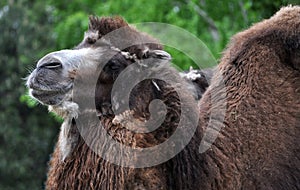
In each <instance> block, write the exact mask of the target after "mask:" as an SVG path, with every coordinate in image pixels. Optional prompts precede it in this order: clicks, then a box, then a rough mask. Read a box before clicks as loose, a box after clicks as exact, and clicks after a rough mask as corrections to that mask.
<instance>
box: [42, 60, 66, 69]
mask: <svg viewBox="0 0 300 190" xmlns="http://www.w3.org/2000/svg"><path fill="white" fill-rule="evenodd" d="M42 67H44V68H47V69H57V68H61V67H62V64H61V63H60V62H49V63H45V64H43V65H42Z"/></svg>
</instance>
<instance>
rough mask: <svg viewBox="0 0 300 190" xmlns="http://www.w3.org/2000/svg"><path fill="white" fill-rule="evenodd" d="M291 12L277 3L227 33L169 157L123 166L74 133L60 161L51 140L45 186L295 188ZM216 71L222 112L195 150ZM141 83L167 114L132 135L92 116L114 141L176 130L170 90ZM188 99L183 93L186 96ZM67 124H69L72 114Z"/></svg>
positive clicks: (299, 173) (159, 137)
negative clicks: (156, 125)
mask: <svg viewBox="0 0 300 190" xmlns="http://www.w3.org/2000/svg"><path fill="white" fill-rule="evenodd" d="M299 17H300V7H287V8H283V9H282V10H280V11H279V12H278V13H277V14H276V15H275V16H273V17H272V18H270V19H269V20H265V21H263V22H261V23H258V24H256V25H254V26H253V27H251V28H250V29H249V30H246V31H244V32H241V33H239V34H238V35H236V36H235V37H234V38H233V40H232V42H231V43H230V45H229V47H228V49H227V50H226V51H225V53H224V56H223V58H222V60H221V63H220V65H219V68H218V69H219V71H218V72H217V73H216V75H215V76H214V78H213V79H212V85H211V86H210V87H209V88H208V90H207V92H206V93H205V94H204V96H203V98H202V99H201V101H200V123H199V127H198V129H197V131H196V133H195V134H194V137H193V138H192V140H191V141H190V143H189V144H188V145H187V146H186V147H185V148H184V150H182V151H181V152H180V153H179V154H178V155H176V156H175V157H174V158H172V159H170V160H169V161H167V162H165V163H163V164H160V165H158V166H153V167H149V168H142V169H132V168H124V167H120V166H116V165H114V164H111V163H109V162H107V161H105V160H103V159H102V158H100V157H99V156H98V155H96V154H95V153H94V152H93V151H92V150H90V149H89V147H88V146H87V145H86V144H85V142H84V141H83V139H82V138H81V137H78V138H79V139H78V143H77V145H76V147H75V148H74V151H72V152H71V155H70V156H68V157H67V158H66V160H64V161H63V162H62V161H61V160H60V152H59V149H58V148H57V147H56V149H55V151H54V154H53V156H52V159H51V162H50V170H49V173H48V180H47V187H46V188H47V189H300V168H299V167H300V150H299V144H300V140H299V135H300V128H299V124H300V117H299V116H300V101H299V100H300V71H299V68H300V61H299V60H300V59H299V52H300V38H299V36H300V19H299ZM136 49H138V48H136ZM159 68H160V70H161V71H162V72H163V73H169V74H170V75H174V80H175V81H176V80H178V83H179V84H180V83H181V82H180V80H179V78H177V77H176V76H177V75H176V74H175V73H176V72H175V71H174V70H172V69H170V68H169V67H168V66H167V67H164V66H162V67H159ZM220 77H221V78H223V80H221V81H224V83H225V86H226V88H227V110H226V117H225V121H224V122H223V121H222V120H219V118H218V117H216V118H213V119H215V120H216V121H215V124H216V125H224V127H223V128H222V130H221V132H220V134H219V136H218V139H217V140H216V141H215V143H214V144H213V145H212V147H211V148H210V149H209V150H208V151H207V152H205V153H203V154H200V153H199V152H198V148H199V144H200V140H201V138H202V136H203V134H204V131H205V130H206V128H207V122H208V120H209V119H210V113H211V110H212V109H213V108H214V106H216V105H217V104H214V105H212V104H211V103H210V102H211V97H212V96H211V95H213V94H214V95H217V94H218V93H219V92H220V88H222V85H221V84H219V81H220V80H219V78H220ZM147 82H148V84H147ZM149 82H150V81H145V83H146V85H147V86H149V87H150V88H148V89H145V88H143V87H145V86H139V87H137V88H139V89H138V91H139V92H141V93H140V94H141V95H144V97H143V98H144V99H146V101H145V102H149V101H151V100H152V99H153V98H160V99H162V100H163V101H165V102H166V105H167V106H168V108H169V109H168V116H167V119H166V120H165V121H164V124H163V125H162V126H161V127H160V129H159V130H156V131H154V132H152V133H146V134H135V133H132V132H130V131H128V130H126V129H125V128H124V127H122V126H121V125H113V124H112V119H113V116H110V115H105V116H100V120H101V122H102V123H103V124H104V126H105V128H106V129H107V131H108V133H109V134H110V135H111V136H112V137H113V138H114V139H116V140H118V141H119V142H121V143H124V144H126V145H129V146H133V147H149V146H153V145H156V144H157V143H161V142H163V141H164V140H165V139H167V138H168V137H169V135H170V134H172V132H173V131H174V130H176V127H177V125H176V123H178V118H179V116H180V101H179V100H178V95H177V93H176V92H175V91H174V89H173V88H172V87H170V86H168V85H167V84H165V83H163V82H161V81H157V83H158V84H159V87H160V88H161V89H162V91H161V92H159V93H158V92H157V90H156V89H155V87H154V86H153V85H151V84H150V83H149ZM98 84H99V83H98ZM145 93H146V94H145ZM147 93H148V94H149V95H147ZM187 94H188V93H187ZM190 98H191V97H189V96H188V95H187V97H186V99H187V100H188V99H190ZM133 100H135V101H136V102H135V103H133V110H135V113H140V112H145V107H144V106H142V107H140V106H136V105H139V104H142V101H141V99H139V94H137V93H136V94H134V96H133ZM143 104H144V103H143ZM145 106H146V107H147V105H145ZM100 111H101V110H100ZM138 115H139V114H138ZM139 117H140V115H139ZM72 125H73V128H74V129H76V127H75V125H76V124H75V122H74V121H73V123H72ZM93 133H94V132H93ZM182 134H183V135H185V131H184V130H182ZM90 135H92V136H94V135H95V134H90ZM179 141H180V139H179ZM108 154H109V153H108ZM157 154H162V153H161V152H158V153H157ZM153 156H155V155H153ZM132 159H134V157H133V158H132ZM137 161H138V160H137Z"/></svg>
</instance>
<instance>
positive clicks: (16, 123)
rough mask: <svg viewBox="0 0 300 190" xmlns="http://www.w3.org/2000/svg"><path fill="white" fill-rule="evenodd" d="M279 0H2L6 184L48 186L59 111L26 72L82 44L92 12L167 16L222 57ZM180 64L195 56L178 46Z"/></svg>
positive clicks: (0, 149)
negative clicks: (51, 109) (35, 98)
mask: <svg viewBox="0 0 300 190" xmlns="http://www.w3.org/2000/svg"><path fill="white" fill-rule="evenodd" d="M295 2H296V1H294V2H292V1H287V0H283V1H279V0H273V1H269V0H261V1H256V0H223V1H216V0H212V1H209V0H198V1H196V0H173V1H170V0H152V1H145V0H141V1H132V0H122V1H121V0H118V1H108V0H102V1H92V0H74V1H57V0H45V1H34V0H8V1H1V2H0V34H1V35H0V44H1V46H0V63H1V64H0V78H1V80H0V83H1V85H0V95H1V100H0V110H1V112H0V122H1V123H2V125H1V127H0V189H1V190H9V189H20V190H23V189H24V190H25V189H31V190H34V189H42V188H43V187H44V185H43V183H44V181H45V178H46V170H47V161H48V160H49V157H50V154H51V151H52V149H53V147H54V143H55V141H56V138H57V135H58V130H59V126H60V122H61V120H60V119H57V118H55V117H53V116H51V115H49V113H48V111H47V109H46V108H45V107H44V106H41V105H39V104H37V103H36V102H32V101H30V100H29V98H28V96H27V95H26V94H27V92H26V88H25V81H24V80H23V79H22V78H24V77H26V76H27V75H28V74H29V72H30V71H31V70H33V68H34V67H35V63H36V61H37V60H38V59H39V58H41V57H42V56H43V55H45V54H46V53H48V52H51V51H53V50H58V49H64V48H72V47H73V46H75V45H76V44H78V43H79V42H80V41H81V39H82V37H83V33H84V31H85V30H86V29H87V25H88V15H99V16H110V15H121V16H123V17H124V18H125V19H126V20H127V21H128V22H129V23H139V22H163V23H169V24H173V25H176V26H179V27H182V28H184V29H186V30H188V31H189V32H191V33H192V34H194V35H196V36H197V37H198V38H199V39H201V40H202V41H203V42H204V43H205V44H206V45H207V46H208V48H209V49H210V50H211V51H212V53H213V55H214V56H215V57H216V58H220V56H221V52H222V50H223V49H224V47H225V46H226V44H227V43H228V40H229V39H230V37H231V36H232V35H234V34H235V33H237V32H238V31H241V30H242V29H245V28H247V27H249V26H251V25H252V24H253V23H255V22H257V21H260V20H262V19H264V18H268V17H270V16H271V15H272V14H274V13H275V12H276V11H277V10H278V9H279V8H280V7H281V6H284V5H287V4H288V3H295ZM167 50H168V51H170V53H171V54H172V56H173V57H174V62H175V64H176V65H177V66H179V67H181V68H183V69H186V68H188V67H189V65H190V64H191V61H190V60H189V59H188V58H186V57H185V56H184V55H183V54H182V53H180V52H176V50H174V49H172V48H168V49H167Z"/></svg>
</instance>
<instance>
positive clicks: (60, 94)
mask: <svg viewBox="0 0 300 190" xmlns="http://www.w3.org/2000/svg"><path fill="white" fill-rule="evenodd" d="M114 30H120V32H117V34H120V33H121V36H120V35H114V34H112V35H109V34H110V32H112V31H114ZM106 34H108V35H106ZM122 35H123V36H122ZM124 35H125V36H124ZM137 39H138V40H141V39H142V41H136V40H137ZM144 41H146V42H147V43H143V42H144ZM128 42H130V44H129V45H128V47H121V46H122V45H123V44H125V46H126V44H128ZM132 42H133V43H132ZM136 44H138V45H136ZM119 48H122V50H120V49H119ZM161 49H162V46H161V45H159V44H158V43H157V41H156V40H154V39H152V38H151V37H149V36H148V35H146V34H143V33H141V32H137V31H136V30H135V29H133V28H132V27H129V26H128V25H127V23H126V22H125V21H124V20H123V19H121V18H119V17H116V18H111V17H104V18H97V17H90V23H89V29H88V31H87V32H86V33H85V36H84V39H83V41H82V42H81V43H79V44H78V45H77V46H76V47H75V48H73V49H71V50H61V51H56V52H52V53H49V54H48V55H46V56H44V57H43V58H41V59H40V60H39V61H38V63H37V65H36V68H35V70H34V71H33V72H32V73H31V74H30V75H29V77H28V79H27V86H28V88H29V93H30V95H31V96H32V97H33V98H34V99H36V100H38V101H39V102H40V103H42V104H44V105H49V108H50V110H51V111H54V112H56V113H57V114H59V115H61V116H63V117H64V116H65V114H66V112H70V110H72V109H73V111H74V109H75V110H76V109H77V107H76V104H74V102H73V100H72V92H73V87H74V80H75V78H76V75H77V73H78V69H79V68H80V67H90V66H96V67H94V68H99V69H101V72H100V75H99V78H98V82H100V83H101V84H108V87H107V88H106V87H105V88H104V91H105V89H109V90H111V86H109V85H112V83H113V81H114V80H115V79H116V78H117V76H118V74H119V73H120V72H121V71H122V70H123V69H124V68H126V67H127V66H128V65H130V64H132V63H133V62H136V61H137V60H140V59H146V58H150V57H154V58H161V59H170V55H169V54H168V53H166V52H164V51H162V50H161ZM102 89H103V88H102ZM99 93H100V94H101V93H102V92H99ZM102 96H103V93H102ZM105 96H109V94H105ZM109 98H110V97H108V98H107V99H109ZM75 115H76V114H75Z"/></svg>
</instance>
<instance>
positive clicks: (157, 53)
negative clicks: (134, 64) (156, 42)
mask: <svg viewBox="0 0 300 190" xmlns="http://www.w3.org/2000/svg"><path fill="white" fill-rule="evenodd" d="M143 53H144V54H143V58H146V59H147V58H156V59H164V60H171V59H172V57H171V55H170V54H169V53H167V52H166V51H163V50H151V49H148V50H146V51H144V52H143Z"/></svg>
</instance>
